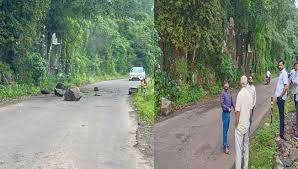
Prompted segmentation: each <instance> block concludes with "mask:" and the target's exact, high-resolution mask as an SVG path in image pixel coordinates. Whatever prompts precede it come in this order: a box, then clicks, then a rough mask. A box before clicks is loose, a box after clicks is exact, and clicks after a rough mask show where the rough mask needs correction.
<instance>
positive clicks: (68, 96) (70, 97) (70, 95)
mask: <svg viewBox="0 0 298 169" xmlns="http://www.w3.org/2000/svg"><path fill="white" fill-rule="evenodd" d="M81 97H82V96H81V92H80V89H79V88H78V87H73V88H71V89H68V90H66V92H65V94H64V100H65V101H79V100H80V99H81Z"/></svg>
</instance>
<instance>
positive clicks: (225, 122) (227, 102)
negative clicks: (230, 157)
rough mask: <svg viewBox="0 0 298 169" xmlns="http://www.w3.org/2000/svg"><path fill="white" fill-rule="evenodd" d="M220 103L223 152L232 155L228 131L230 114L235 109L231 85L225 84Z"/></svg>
mask: <svg viewBox="0 0 298 169" xmlns="http://www.w3.org/2000/svg"><path fill="white" fill-rule="evenodd" d="M220 103H221V107H222V114H221V117H222V145H223V151H224V153H226V154H230V151H229V148H228V131H229V125H230V113H231V110H232V108H233V109H235V106H234V103H233V99H232V96H231V93H230V91H229V83H228V82H227V81H225V82H224V89H223V91H222V92H221V95H220Z"/></svg>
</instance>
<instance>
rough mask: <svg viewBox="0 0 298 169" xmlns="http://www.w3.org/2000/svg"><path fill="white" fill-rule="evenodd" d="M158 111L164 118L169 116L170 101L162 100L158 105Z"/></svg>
mask: <svg viewBox="0 0 298 169" xmlns="http://www.w3.org/2000/svg"><path fill="white" fill-rule="evenodd" d="M160 110H161V114H162V115H164V116H167V115H169V114H170V112H171V101H170V100H168V99H166V98H162V99H161V104H160Z"/></svg>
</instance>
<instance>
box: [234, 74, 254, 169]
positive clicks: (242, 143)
mask: <svg viewBox="0 0 298 169" xmlns="http://www.w3.org/2000/svg"><path fill="white" fill-rule="evenodd" d="M240 84H241V87H242V88H241V90H240V92H239V93H238V95H237V100H236V110H235V152H236V162H235V168H236V169H241V161H242V157H243V159H244V169H248V158H249V148H248V146H249V132H248V130H249V126H250V122H249V118H250V111H251V109H252V107H253V99H252V96H251V94H250V92H249V90H248V89H247V77H246V76H242V77H241V79H240Z"/></svg>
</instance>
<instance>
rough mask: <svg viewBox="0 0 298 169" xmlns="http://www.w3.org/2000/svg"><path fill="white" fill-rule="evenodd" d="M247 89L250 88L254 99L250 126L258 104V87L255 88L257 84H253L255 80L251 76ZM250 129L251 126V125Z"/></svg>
mask: <svg viewBox="0 0 298 169" xmlns="http://www.w3.org/2000/svg"><path fill="white" fill-rule="evenodd" d="M247 89H248V91H249V93H250V94H251V96H252V100H253V107H252V109H251V114H250V119H249V122H250V126H251V123H252V117H253V114H254V109H255V106H256V100H257V94H256V88H255V86H254V85H253V80H252V77H251V76H249V78H248V85H247ZM249 131H250V127H249Z"/></svg>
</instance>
